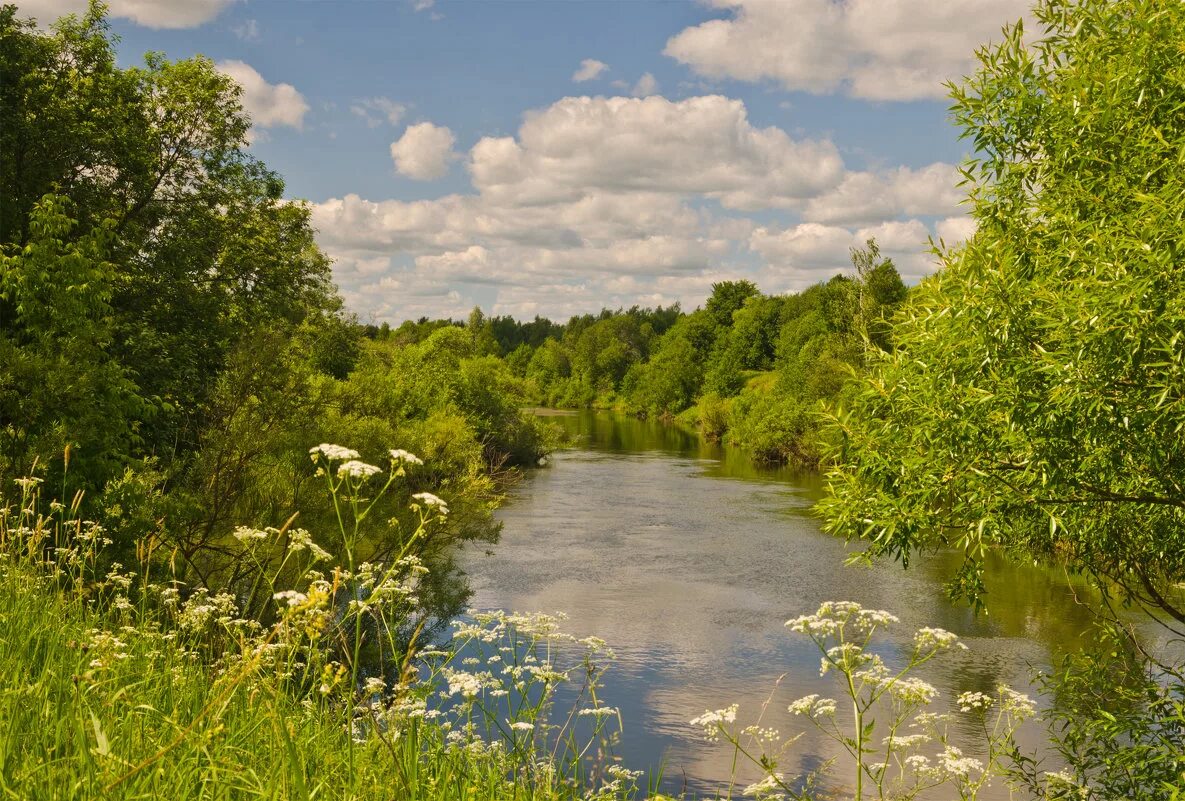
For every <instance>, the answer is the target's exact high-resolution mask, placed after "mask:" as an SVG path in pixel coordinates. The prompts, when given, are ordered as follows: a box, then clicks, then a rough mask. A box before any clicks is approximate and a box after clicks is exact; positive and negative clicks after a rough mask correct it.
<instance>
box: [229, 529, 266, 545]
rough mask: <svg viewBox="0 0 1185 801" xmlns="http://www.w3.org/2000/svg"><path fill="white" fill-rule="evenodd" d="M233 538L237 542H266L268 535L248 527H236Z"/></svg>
mask: <svg viewBox="0 0 1185 801" xmlns="http://www.w3.org/2000/svg"><path fill="white" fill-rule="evenodd" d="M233 536H234V538H235V539H236V540H238V541H239V542H242V543H247V542H251V541H258V540H266V539H267V538H268V533H267V532H266V531H261V530H260V529H257V528H251V527H250V526H238V527H236V528H235V530H234V535H233Z"/></svg>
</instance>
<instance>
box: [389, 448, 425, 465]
mask: <svg viewBox="0 0 1185 801" xmlns="http://www.w3.org/2000/svg"><path fill="white" fill-rule="evenodd" d="M389 453H390V454H391V461H392V462H402V463H403V464H423V463H424V460H423V459H421V458H420V457H419V456H416V455H415V454H414V453H411V452H410V451H405V450H403V449H402V448H392V449H391V450H390V451H389Z"/></svg>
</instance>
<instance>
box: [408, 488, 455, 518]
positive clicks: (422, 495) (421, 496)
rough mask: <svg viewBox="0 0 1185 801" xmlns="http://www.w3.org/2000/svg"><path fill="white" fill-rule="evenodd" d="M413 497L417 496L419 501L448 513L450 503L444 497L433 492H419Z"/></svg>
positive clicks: (445, 513)
mask: <svg viewBox="0 0 1185 801" xmlns="http://www.w3.org/2000/svg"><path fill="white" fill-rule="evenodd" d="M411 497H413V498H415V499H416V500H417V501H418V502H420V503H422V504H424V505H425V506H428V507H432V508H435V509H437V510H439V511H440V513H441V514H442V515H447V514H448V504H447V503H446V502H445V501H444V500H443V499H442V498H439V497H437V496H435V495H433V494H432V493H431V492H417V493H415V494H414V495H412V496H411Z"/></svg>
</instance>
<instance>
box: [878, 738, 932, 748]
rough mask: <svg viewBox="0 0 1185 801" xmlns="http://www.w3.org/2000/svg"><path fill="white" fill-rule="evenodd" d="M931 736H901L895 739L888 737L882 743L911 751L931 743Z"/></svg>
mask: <svg viewBox="0 0 1185 801" xmlns="http://www.w3.org/2000/svg"><path fill="white" fill-rule="evenodd" d="M930 739H931V738H930V735H928V734H899V735H897V736H895V737H886V738H885V739H884V740H883V741H882V742H884V744H885V745H891V746H893V747H894V748H897V749H907V750H908V749H910V748H915V747H916V746H919V745H925V744H926V743H928V742H930Z"/></svg>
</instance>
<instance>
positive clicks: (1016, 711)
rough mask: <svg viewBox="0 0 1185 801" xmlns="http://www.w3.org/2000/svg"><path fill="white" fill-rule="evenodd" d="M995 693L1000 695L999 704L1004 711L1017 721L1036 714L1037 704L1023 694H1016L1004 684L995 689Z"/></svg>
mask: <svg viewBox="0 0 1185 801" xmlns="http://www.w3.org/2000/svg"><path fill="white" fill-rule="evenodd" d="M996 692H998V693H999V694H1000V703H1001V704H1002V706H1003V707H1004V711H1005V712H1006V713H1008V714H1010V715H1012V716H1013V717H1015V718H1016V719H1017V720H1025V719H1026V718H1030V717H1032V716H1033V715H1035V714H1036V713H1037V704H1035V703H1034V702H1033V699H1032V698H1030V697H1029V696H1027V695H1025V694H1024V693H1018V692H1017V691H1016V690H1014V689H1012V688H1011V687H1008V686H1007V685H1004V684H1001V685H1000V686H999V687H997V688H996Z"/></svg>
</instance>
